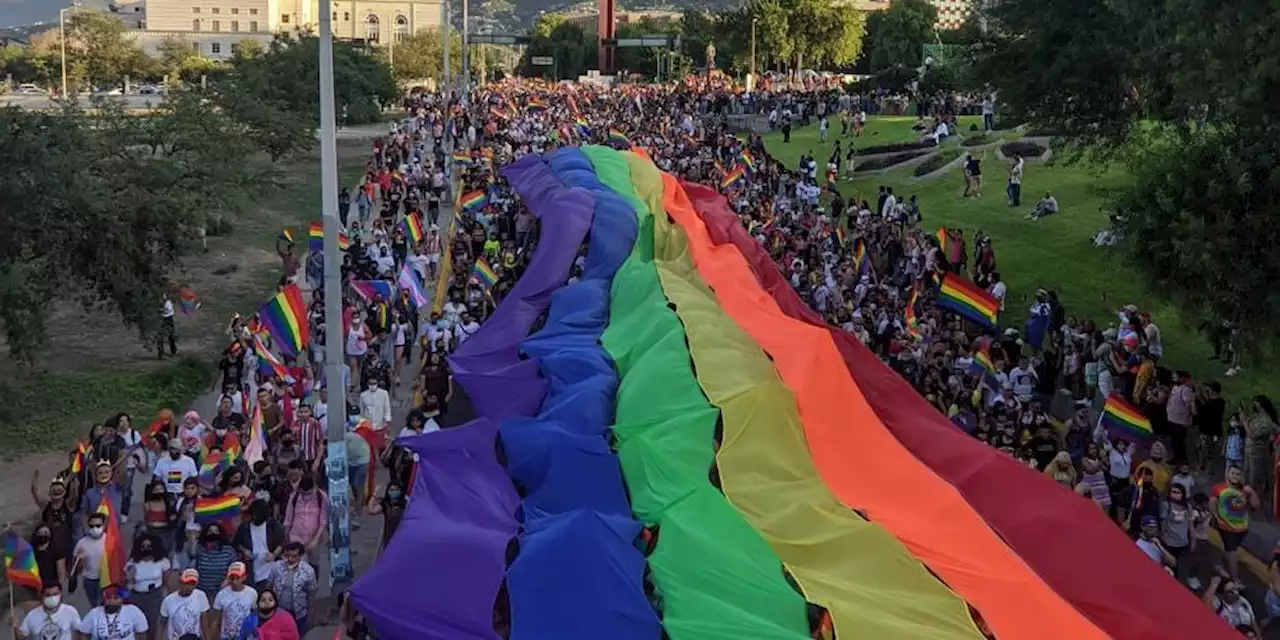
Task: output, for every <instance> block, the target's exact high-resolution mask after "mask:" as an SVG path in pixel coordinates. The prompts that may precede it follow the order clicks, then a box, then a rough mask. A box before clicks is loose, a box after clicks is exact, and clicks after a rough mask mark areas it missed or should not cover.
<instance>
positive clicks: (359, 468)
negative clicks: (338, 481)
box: [347, 464, 369, 499]
mask: <svg viewBox="0 0 1280 640" xmlns="http://www.w3.org/2000/svg"><path fill="white" fill-rule="evenodd" d="M368 474H369V465H367V464H361V465H352V466H348V467H347V480H348V481H350V482H351V488H352V489H353V490H355V493H356V495H359V496H360V497H361V498H365V499H367V498H368V497H369V496H366V495H364V483H365V482H366V481H367V480H368Z"/></svg>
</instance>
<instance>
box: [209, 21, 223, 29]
mask: <svg viewBox="0 0 1280 640" xmlns="http://www.w3.org/2000/svg"><path fill="white" fill-rule="evenodd" d="M211 28H212V30H213V31H222V21H221V20H214V21H213V26H212V27H211Z"/></svg>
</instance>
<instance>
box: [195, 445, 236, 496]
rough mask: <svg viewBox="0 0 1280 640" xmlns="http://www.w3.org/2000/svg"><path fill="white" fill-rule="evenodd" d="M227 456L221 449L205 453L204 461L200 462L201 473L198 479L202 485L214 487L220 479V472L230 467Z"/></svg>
mask: <svg viewBox="0 0 1280 640" xmlns="http://www.w3.org/2000/svg"><path fill="white" fill-rule="evenodd" d="M230 467H231V465H230V463H228V462H227V460H226V456H225V455H223V453H222V452H221V451H215V452H213V453H209V454H207V455H205V459H204V462H202V463H201V464H200V475H199V476H198V479H199V481H200V486H202V487H212V486H214V484H216V483H217V481H218V474H219V473H222V472H223V471H225V470H226V469H228V468H230Z"/></svg>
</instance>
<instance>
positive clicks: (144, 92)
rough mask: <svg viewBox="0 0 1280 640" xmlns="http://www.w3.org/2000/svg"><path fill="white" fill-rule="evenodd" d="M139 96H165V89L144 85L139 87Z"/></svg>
mask: <svg viewBox="0 0 1280 640" xmlns="http://www.w3.org/2000/svg"><path fill="white" fill-rule="evenodd" d="M138 95H140V96H162V95H164V87H161V86H158V85H154V84H144V85H142V86H140V87H138Z"/></svg>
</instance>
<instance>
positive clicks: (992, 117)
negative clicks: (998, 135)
mask: <svg viewBox="0 0 1280 640" xmlns="http://www.w3.org/2000/svg"><path fill="white" fill-rule="evenodd" d="M995 123H996V114H994V113H984V114H982V130H983V131H990V130H992V129H994V128H995Z"/></svg>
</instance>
